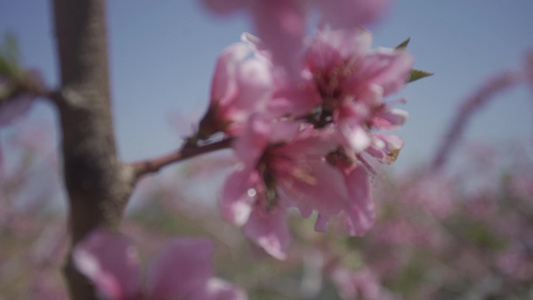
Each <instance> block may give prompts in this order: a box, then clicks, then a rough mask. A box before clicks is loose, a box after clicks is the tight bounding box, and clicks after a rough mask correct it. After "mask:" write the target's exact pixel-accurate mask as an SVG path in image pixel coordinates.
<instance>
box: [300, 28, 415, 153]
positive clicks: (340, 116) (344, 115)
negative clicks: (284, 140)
mask: <svg viewBox="0 0 533 300" xmlns="http://www.w3.org/2000/svg"><path fill="white" fill-rule="evenodd" d="M370 44H371V35H370V33H369V32H368V31H365V30H363V29H360V28H355V29H351V30H346V29H331V28H324V29H322V30H320V31H319V32H318V33H317V34H316V35H315V37H314V38H313V39H312V40H311V42H310V43H309V46H308V49H307V50H306V52H305V73H306V74H307V75H306V76H307V77H309V78H312V79H311V80H312V82H313V83H314V85H315V86H316V90H317V92H318V93H319V94H320V97H321V104H320V105H319V109H318V110H315V111H316V114H317V115H316V116H315V120H317V121H315V122H314V125H315V127H323V126H324V124H330V123H334V124H336V126H337V128H338V130H339V132H340V133H341V135H342V136H343V138H344V144H345V145H346V146H348V147H350V148H351V149H352V150H353V151H354V152H356V153H360V152H362V151H364V150H366V149H368V148H369V147H371V149H370V152H371V154H372V155H374V156H377V157H378V159H380V160H381V161H383V162H388V163H390V162H392V161H394V159H395V157H396V155H397V152H399V150H400V149H401V147H402V146H403V143H402V142H400V140H399V139H398V138H391V137H387V138H385V136H376V135H372V134H371V133H370V130H371V129H372V128H376V129H386V130H391V129H395V128H397V127H399V126H401V125H402V124H403V123H404V122H405V121H406V119H407V113H406V112H404V111H402V110H399V109H394V108H390V107H388V105H387V103H386V102H385V101H384V97H386V96H389V95H392V94H394V93H396V92H398V91H399V90H400V89H401V88H403V86H404V85H405V83H406V81H407V78H408V76H409V74H410V71H411V66H412V64H413V58H412V57H411V56H410V55H409V54H408V53H406V52H405V51H404V50H396V49H377V50H370ZM387 157H389V158H388V159H387Z"/></svg>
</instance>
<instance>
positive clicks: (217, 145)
mask: <svg viewBox="0 0 533 300" xmlns="http://www.w3.org/2000/svg"><path fill="white" fill-rule="evenodd" d="M232 142H233V138H227V139H223V140H221V141H218V142H214V143H211V144H207V145H203V146H190V145H187V144H186V145H185V146H184V147H183V148H182V149H181V150H178V151H175V152H172V153H169V154H166V155H163V156H161V157H157V158H154V159H149V160H144V161H140V162H134V163H132V164H131V166H132V167H133V172H134V174H135V176H136V177H140V176H143V175H146V174H149V173H155V172H157V171H159V170H160V169H161V168H163V167H165V166H168V165H170V164H173V163H175V162H179V161H182V160H185V159H189V158H191V157H194V156H197V155H201V154H205V153H209V152H213V151H218V150H222V149H226V148H229V147H230V146H231V143H232Z"/></svg>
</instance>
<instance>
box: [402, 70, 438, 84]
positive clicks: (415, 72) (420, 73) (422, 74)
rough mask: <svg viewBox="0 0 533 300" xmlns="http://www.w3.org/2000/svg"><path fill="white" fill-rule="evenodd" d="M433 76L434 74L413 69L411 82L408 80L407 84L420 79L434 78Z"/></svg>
mask: <svg viewBox="0 0 533 300" xmlns="http://www.w3.org/2000/svg"><path fill="white" fill-rule="evenodd" d="M432 75H433V73H429V72H426V71H421V70H416V69H412V70H411V76H410V77H409V80H407V83H411V82H413V81H417V80H418V79H422V78H424V77H429V76H432Z"/></svg>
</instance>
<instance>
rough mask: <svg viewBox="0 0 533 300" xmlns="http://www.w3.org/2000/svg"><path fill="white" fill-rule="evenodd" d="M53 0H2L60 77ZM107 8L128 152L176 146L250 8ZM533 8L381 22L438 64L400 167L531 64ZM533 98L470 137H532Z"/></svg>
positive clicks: (437, 11) (430, 5)
mask: <svg viewBox="0 0 533 300" xmlns="http://www.w3.org/2000/svg"><path fill="white" fill-rule="evenodd" d="M48 2H49V1H42V0H25V1H20V0H2V9H1V10H0V34H4V33H6V32H12V33H15V34H16V36H17V37H18V39H19V44H20V46H21V48H22V52H23V61H24V63H25V65H27V66H30V67H36V68H38V69H40V70H41V71H42V72H43V73H44V74H45V78H46V81H47V82H48V83H50V84H51V85H55V84H57V82H58V74H57V65H56V58H55V52H54V50H55V45H54V40H53V38H54V36H53V29H52V16H51V7H50V5H49V3H48ZM108 8H109V9H108V14H109V19H108V27H109V32H110V34H109V39H110V60H111V75H112V90H113V101H114V102H113V106H114V115H115V126H116V133H117V140H118V147H119V151H120V155H121V157H122V158H123V159H125V160H127V161H131V160H136V159H141V158H147V157H152V156H155V155H158V154H162V153H166V152H168V151H170V150H172V149H175V148H176V147H177V146H178V145H179V141H180V139H179V135H178V134H177V133H176V131H175V130H174V129H173V128H172V126H171V125H170V122H169V120H170V119H172V116H174V118H175V116H177V115H181V116H183V120H186V121H184V122H183V123H184V124H188V123H190V122H192V121H193V120H194V117H193V116H196V115H199V114H200V113H201V112H202V111H203V110H204V109H205V107H206V105H207V102H208V95H209V86H210V80H211V75H212V70H213V66H214V62H215V60H216V57H217V55H218V53H219V52H220V51H221V50H222V49H224V48H225V47H226V46H228V45H229V44H231V43H233V42H237V41H238V40H239V36H240V34H241V32H243V31H252V29H251V27H250V26H249V23H248V20H247V17H246V16H245V15H244V14H237V15H235V16H234V17H233V18H225V19H219V18H214V17H213V16H212V15H210V14H208V13H206V12H205V11H204V10H203V9H202V7H201V5H199V3H198V1H193V0H180V1H171V0H165V1H141V0H128V1H124V0H114V1H109V3H108ZM531 13H533V1H531V0H508V1H502V0H471V1H468V0H433V1H427V0H409V1H396V2H395V3H394V6H393V8H392V10H391V11H390V13H389V14H388V16H387V17H386V18H384V20H383V21H382V22H381V23H379V24H376V25H374V26H373V27H372V28H371V29H372V30H373V32H374V34H375V36H374V47H378V46H385V47H393V46H395V45H397V44H398V43H399V42H401V41H403V40H404V39H405V38H407V37H411V44H410V45H409V51H410V52H411V53H412V54H413V55H414V56H415V67H416V68H420V69H424V70H428V71H431V72H434V73H435V76H433V77H431V78H428V79H425V80H422V81H419V82H416V83H413V84H411V85H409V86H408V87H407V88H406V89H405V90H404V91H403V92H402V93H401V95H404V96H407V98H408V99H409V102H408V103H407V104H406V105H405V106H403V108H404V109H406V110H407V111H409V113H410V119H409V121H408V122H407V124H406V125H405V126H404V128H402V129H401V130H400V131H398V134H399V135H400V136H402V137H403V138H404V139H405V141H406V146H405V148H404V150H403V153H402V154H401V155H400V158H399V160H398V162H397V165H398V166H397V168H405V167H407V166H411V165H412V164H413V163H423V162H427V161H428V160H429V159H430V158H431V156H432V153H433V152H434V150H435V147H436V146H437V143H438V141H439V139H440V138H441V137H442V134H443V132H444V130H445V126H446V125H447V124H448V123H449V122H450V120H451V119H452V117H453V115H454V113H455V111H456V109H457V107H458V105H459V103H460V100H462V99H464V98H465V97H466V96H467V95H469V94H470V93H471V92H472V91H473V90H474V89H475V88H476V87H478V86H479V85H480V84H481V82H483V80H484V79H485V78H487V77H488V76H490V75H491V74H495V73H496V72H498V71H499V70H502V69H511V68H519V67H521V66H522V65H523V60H524V53H525V51H526V50H527V49H533V34H532V33H531V29H532V28H533V18H531ZM532 100H533V94H532V93H531V91H530V90H528V89H527V88H526V87H522V88H517V89H515V90H513V91H511V92H508V93H503V94H501V95H500V96H499V97H498V98H497V99H496V101H494V102H493V103H491V104H490V105H489V106H488V107H486V108H485V109H484V110H483V111H482V112H481V113H480V114H478V116H477V117H475V119H473V120H472V122H471V124H470V126H469V128H468V130H467V135H466V138H467V139H469V140H476V141H483V142H485V143H487V144H489V145H495V146H498V147H499V146H501V145H506V144H507V143H508V142H510V141H514V140H521V141H527V142H528V143H529V145H530V146H531V141H532V137H533V122H532V118H531V117H532V113H533V104H532V103H533V101H532ZM30 117H31V118H35V119H45V120H53V119H54V114H53V110H52V109H51V107H49V106H48V105H47V104H45V103H42V104H39V105H37V107H35V108H34V109H33V111H32V113H31V115H30ZM185 127H187V126H185ZM2 130H5V129H2ZM7 130H9V129H7ZM1 135H2V133H0V136H1Z"/></svg>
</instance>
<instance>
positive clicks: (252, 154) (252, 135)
mask: <svg viewBox="0 0 533 300" xmlns="http://www.w3.org/2000/svg"><path fill="white" fill-rule="evenodd" d="M269 136H270V126H269V124H268V123H267V121H265V120H264V119H263V118H262V116H260V115H259V114H254V115H252V116H250V119H249V120H248V122H247V124H246V126H245V128H244V131H243V133H242V135H241V136H240V137H239V138H238V139H237V141H236V142H235V145H234V149H235V155H236V156H237V158H239V159H240V160H241V161H242V162H243V163H244V168H246V169H248V168H249V169H253V168H255V165H256V164H257V161H258V160H259V158H260V157H261V155H263V152H264V150H265V148H266V147H267V145H268V142H269V140H268V139H269Z"/></svg>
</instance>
